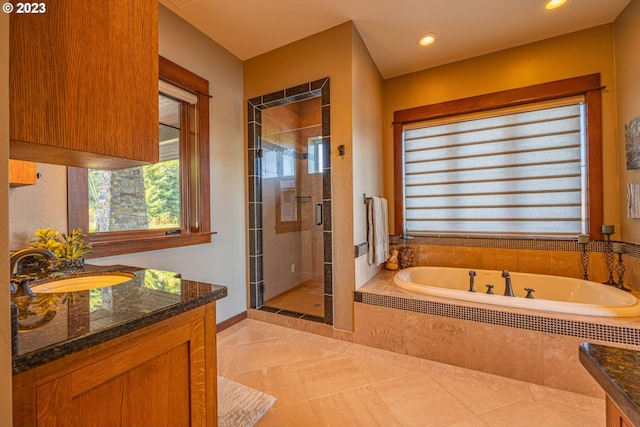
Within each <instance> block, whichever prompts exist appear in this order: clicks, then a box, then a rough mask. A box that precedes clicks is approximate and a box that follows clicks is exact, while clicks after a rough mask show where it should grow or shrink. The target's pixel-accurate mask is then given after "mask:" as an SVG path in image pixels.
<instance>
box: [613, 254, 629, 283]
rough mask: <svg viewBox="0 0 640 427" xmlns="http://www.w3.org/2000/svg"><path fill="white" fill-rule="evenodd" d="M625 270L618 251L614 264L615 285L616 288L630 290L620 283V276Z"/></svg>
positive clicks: (621, 276)
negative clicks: (616, 261) (616, 260)
mask: <svg viewBox="0 0 640 427" xmlns="http://www.w3.org/2000/svg"><path fill="white" fill-rule="evenodd" d="M626 270H627V269H626V267H625V266H624V264H623V263H622V252H618V263H617V264H616V275H617V276H618V284H617V285H616V287H617V288H618V289H622V290H623V291H627V292H631V289H629V288H627V287H625V286H624V285H623V284H622V278H623V277H624V272H625V271H626Z"/></svg>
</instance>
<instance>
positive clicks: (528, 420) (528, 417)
mask: <svg viewBox="0 0 640 427" xmlns="http://www.w3.org/2000/svg"><path fill="white" fill-rule="evenodd" d="M478 417H479V418H480V419H481V420H482V421H484V422H485V423H487V424H488V425H490V426H492V427H572V426H575V424H573V423H571V422H570V421H568V420H567V419H565V418H564V417H561V416H560V415H558V414H556V413H555V412H553V411H551V410H550V409H548V408H547V407H545V406H543V405H539V404H536V403H531V402H526V401H522V400H521V401H518V402H515V403H512V404H510V405H506V406H502V407H500V408H498V409H494V410H493V411H489V412H485V413H484V414H481V415H478Z"/></svg>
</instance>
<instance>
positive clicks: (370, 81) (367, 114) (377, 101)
mask: <svg viewBox="0 0 640 427" xmlns="http://www.w3.org/2000/svg"><path fill="white" fill-rule="evenodd" d="M352 61H353V69H352V73H353V238H354V242H353V243H354V245H357V244H360V243H364V242H366V241H367V212H366V205H365V204H364V202H363V198H362V195H363V194H366V195H367V197H371V196H380V197H385V192H384V173H383V162H382V154H383V150H382V140H383V131H382V129H383V120H382V119H383V115H382V113H383V108H382V83H383V81H382V76H381V75H380V73H379V72H378V69H377V67H376V65H375V63H374V62H373V60H372V59H371V55H370V54H369V51H368V50H367V48H366V47H365V45H364V42H363V41H362V38H361V37H360V34H358V31H357V30H354V31H353V58H352ZM390 194H392V193H390ZM389 231H390V232H391V231H392V230H391V228H390V229H389ZM379 271H380V267H379V266H378V265H375V264H373V265H369V263H368V256H367V255H366V254H365V255H363V256H360V257H358V258H356V260H355V276H356V282H355V287H356V289H357V288H359V287H361V286H362V285H364V284H365V283H366V282H367V281H369V279H371V278H372V277H373V276H375V275H376V274H377V273H378V272H379Z"/></svg>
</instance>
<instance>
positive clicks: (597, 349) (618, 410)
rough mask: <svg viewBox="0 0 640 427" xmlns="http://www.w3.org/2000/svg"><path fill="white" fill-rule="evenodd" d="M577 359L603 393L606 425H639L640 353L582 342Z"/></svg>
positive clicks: (629, 426)
mask: <svg viewBox="0 0 640 427" xmlns="http://www.w3.org/2000/svg"><path fill="white" fill-rule="evenodd" d="M579 357H580V363H582V365H583V366H584V367H585V369H586V370H587V371H588V372H589V373H590V374H591V376H592V377H593V378H594V379H595V380H596V381H597V382H598V384H600V386H601V387H602V389H603V390H604V392H605V393H606V398H605V407H606V414H607V415H606V420H607V421H606V426H607V427H632V426H640V409H639V408H640V352H638V351H636V350H631V349H626V348H619V347H611V346H607V345H599V344H592V343H582V344H580V347H579Z"/></svg>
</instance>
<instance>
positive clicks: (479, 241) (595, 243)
mask: <svg viewBox="0 0 640 427" xmlns="http://www.w3.org/2000/svg"><path fill="white" fill-rule="evenodd" d="M614 242H615V241H612V242H611V243H614ZM389 244H390V245H403V244H405V241H404V240H402V239H401V238H400V236H394V235H392V236H389ZM410 244H411V245H412V246H420V245H430V246H458V247H469V248H486V249H526V250H540V251H565V252H582V245H580V244H579V243H578V242H577V240H554V239H547V240H543V239H515V238H514V239H507V238H504V239H501V238H487V237H449V236H414V238H413V239H412V240H411V243H410ZM626 246H627V252H626V253H625V255H626V256H630V257H634V258H640V245H636V244H633V243H626ZM586 249H587V252H600V253H605V252H606V251H607V242H606V241H604V240H592V241H590V242H589V243H588V244H587V248H586ZM367 252H368V247H367V243H366V242H364V243H360V244H358V245H355V246H354V255H355V257H356V258H358V257H360V256H362V255H364V254H366V253H367Z"/></svg>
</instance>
